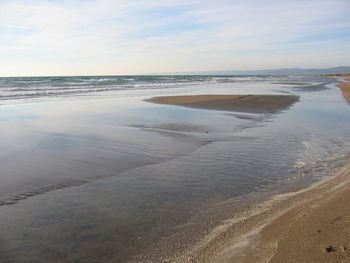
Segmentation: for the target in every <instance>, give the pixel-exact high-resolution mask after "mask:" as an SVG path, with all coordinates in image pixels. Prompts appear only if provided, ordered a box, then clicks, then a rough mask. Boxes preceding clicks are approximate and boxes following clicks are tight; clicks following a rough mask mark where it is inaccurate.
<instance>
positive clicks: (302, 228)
mask: <svg viewBox="0 0 350 263" xmlns="http://www.w3.org/2000/svg"><path fill="white" fill-rule="evenodd" d="M349 202H350V160H348V161H347V163H346V164H345V165H344V166H342V167H340V168H338V169H337V170H336V171H335V172H334V176H331V177H329V178H327V179H325V180H324V181H321V182H318V183H316V184H314V185H312V186H311V187H309V188H307V189H302V190H299V191H296V192H291V193H286V194H280V195H276V196H273V197H272V198H270V199H268V200H266V201H264V202H263V203H260V204H257V205H253V206H250V207H246V208H245V209H244V210H242V211H241V212H240V213H239V214H238V215H237V216H236V217H235V218H232V219H231V220H227V221H226V222H225V223H224V224H223V225H221V226H218V227H216V228H215V229H214V230H213V231H212V232H210V234H208V235H207V236H206V237H205V238H204V239H203V240H202V242H201V243H199V244H197V245H196V246H194V248H193V250H192V251H190V252H188V253H187V254H186V255H185V256H183V257H181V258H178V259H176V260H175V261H174V262H182V261H184V260H185V259H187V260H188V262H206V263H209V262H210V263H225V262H229V263H234V262H247V263H248V262H249V263H251V262H276V263H277V262H321V263H322V262H349V261H350V235H349V231H348V230H349V228H350V210H349V207H348V204H349Z"/></svg>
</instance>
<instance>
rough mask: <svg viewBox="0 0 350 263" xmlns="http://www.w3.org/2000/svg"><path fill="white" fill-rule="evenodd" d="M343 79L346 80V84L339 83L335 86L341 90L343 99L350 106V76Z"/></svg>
mask: <svg viewBox="0 0 350 263" xmlns="http://www.w3.org/2000/svg"><path fill="white" fill-rule="evenodd" d="M344 79H345V80H346V82H344V83H340V84H338V85H337V86H338V87H339V88H341V91H342V93H343V96H344V98H345V99H346V101H347V102H348V103H349V104H350V75H349V76H347V77H344Z"/></svg>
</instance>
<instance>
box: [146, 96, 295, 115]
mask: <svg viewBox="0 0 350 263" xmlns="http://www.w3.org/2000/svg"><path fill="white" fill-rule="evenodd" d="M298 99H299V97H298V96H291V95H189V96H164V97H153V98H151V99H148V100H147V101H149V102H153V103H158V104H168V105H178V106H185V107H190V108H198V109H209V110H223V111H239V112H248V113H273V112H277V111H280V110H283V109H286V108H288V107H289V106H291V105H292V104H293V103H295V102H296V101H298Z"/></svg>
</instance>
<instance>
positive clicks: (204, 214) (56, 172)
mask: <svg viewBox="0 0 350 263" xmlns="http://www.w3.org/2000/svg"><path fill="white" fill-rule="evenodd" d="M336 81H337V80H335V79H331V78H322V77H318V76H118V77H116V76H96V77H38V78H0V130H1V136H0V167H1V169H0V222H1V224H0V231H1V236H0V262H134V261H135V262H150V261H151V260H148V259H149V258H152V255H153V257H154V259H153V262H158V261H157V256H160V255H161V256H162V257H164V255H167V254H170V253H171V252H174V251H181V249H185V248H186V247H187V244H188V243H190V242H195V241H196V240H199V239H200V238H201V236H202V235H203V234H204V233H205V231H210V227H211V226H214V225H215V224H217V223H219V222H220V220H224V219H226V218H229V217H230V216H232V215H234V211H235V209H236V208H237V207H238V206H242V205H244V204H245V201H244V200H248V199H250V198H253V199H254V200H257V199H259V198H262V197H266V196H269V195H272V194H275V193H278V192H281V191H287V190H291V189H295V188H300V187H305V186H307V185H309V184H310V183H313V182H315V181H318V180H320V179H322V178H323V177H324V176H328V175H329V174H330V171H331V170H332V169H333V168H334V167H335V166H337V165H338V164H340V163H341V162H342V161H343V160H344V158H345V157H346V156H347V155H348V153H349V150H350V114H349V113H350V107H349V105H348V104H347V103H346V101H345V100H344V98H343V97H342V94H341V92H340V90H339V89H338V88H337V87H335V86H334V84H335V83H336ZM286 82H291V83H299V84H302V85H288V84H285V83H286ZM171 94H173V95H177V94H279V95H281V94H282V95H283V94H285V95H288V94H290V95H297V96H299V97H300V99H299V101H298V102H296V103H295V104H294V105H292V106H291V107H289V108H286V109H284V110H282V111H280V112H277V113H274V114H271V113H269V114H252V113H244V112H227V111H209V110H199V109H190V108H184V107H178V106H168V105H157V104H152V103H148V102H145V101H143V99H146V98H149V97H152V96H157V95H171ZM160 251H161V252H160ZM145 255H148V256H149V258H148V257H147V258H146V257H144V256H145ZM158 259H159V258H158Z"/></svg>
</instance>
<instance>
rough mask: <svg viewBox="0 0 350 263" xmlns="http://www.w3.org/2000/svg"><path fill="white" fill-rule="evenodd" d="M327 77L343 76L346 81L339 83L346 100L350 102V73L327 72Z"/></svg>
mask: <svg viewBox="0 0 350 263" xmlns="http://www.w3.org/2000/svg"><path fill="white" fill-rule="evenodd" d="M325 76H327V77H336V78H343V79H344V80H345V82H343V83H339V84H337V86H338V87H339V88H340V89H341V91H342V93H343V96H344V98H345V100H346V101H347V102H348V103H349V104H350V73H344V74H326V75H325Z"/></svg>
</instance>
